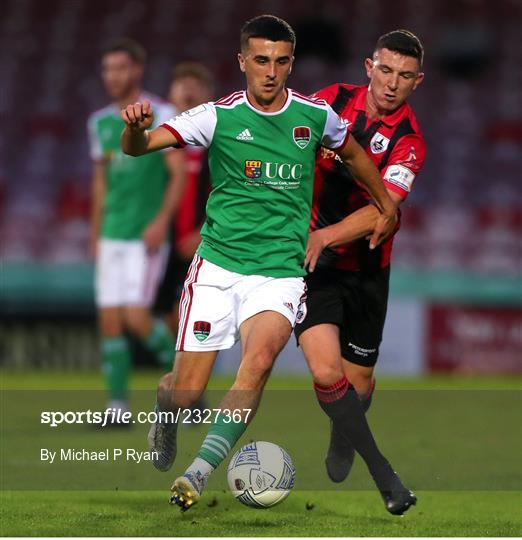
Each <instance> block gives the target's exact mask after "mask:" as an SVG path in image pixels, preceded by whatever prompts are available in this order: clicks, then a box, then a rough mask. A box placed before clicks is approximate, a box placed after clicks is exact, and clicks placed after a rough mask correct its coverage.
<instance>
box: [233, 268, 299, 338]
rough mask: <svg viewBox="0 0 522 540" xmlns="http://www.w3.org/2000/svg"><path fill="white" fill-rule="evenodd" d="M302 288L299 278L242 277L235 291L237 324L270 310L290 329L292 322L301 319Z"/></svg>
mask: <svg viewBox="0 0 522 540" xmlns="http://www.w3.org/2000/svg"><path fill="white" fill-rule="evenodd" d="M305 289H306V287H305V283H304V280H303V279H302V278H271V277H264V276H245V278H244V279H243V280H242V281H241V282H240V283H239V285H238V286H237V287H236V291H235V292H236V295H237V297H238V298H239V313H238V320H239V324H240V325H242V324H243V323H244V322H245V321H246V320H247V319H249V318H251V317H254V316H255V315H257V314H259V313H262V312H264V311H270V312H273V313H278V314H280V315H282V316H283V317H285V318H286V319H287V320H288V322H289V323H290V326H291V327H294V326H295V324H296V320H298V319H300V318H301V317H303V316H304V309H305V300H306V294H305ZM241 337H242V339H243V333H242V334H241Z"/></svg>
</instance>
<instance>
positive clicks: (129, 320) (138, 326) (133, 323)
mask: <svg viewBox="0 0 522 540" xmlns="http://www.w3.org/2000/svg"><path fill="white" fill-rule="evenodd" d="M125 326H126V328H127V330H129V332H131V333H132V334H134V335H135V336H137V337H138V338H145V337H147V336H148V334H149V333H150V329H151V321H150V318H149V316H148V315H147V314H145V313H136V312H133V311H130V310H129V311H127V312H126V313H125Z"/></svg>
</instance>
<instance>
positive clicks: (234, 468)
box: [227, 441, 295, 508]
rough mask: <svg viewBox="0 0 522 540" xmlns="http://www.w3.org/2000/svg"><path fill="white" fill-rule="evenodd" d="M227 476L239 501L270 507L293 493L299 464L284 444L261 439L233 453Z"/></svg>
mask: <svg viewBox="0 0 522 540" xmlns="http://www.w3.org/2000/svg"><path fill="white" fill-rule="evenodd" d="M227 478H228V485H229V487H230V490H231V491H232V493H233V495H234V497H236V499H237V500H238V501H240V502H242V503H243V504H246V505H247V506H253V507H255V508H269V507H270V506H274V505H276V504H279V503H280V502H281V501H284V500H285V499H286V498H287V497H288V495H289V494H290V491H291V489H292V488H293V487H294V483H295V467H294V464H293V463H292V459H291V458H290V456H289V455H288V453H287V452H285V451H284V450H283V449H282V448H281V447H280V446H278V445H277V444H273V443H270V442H265V441H257V442H251V443H249V444H246V445H245V446H243V447H242V448H240V449H239V450H238V451H237V452H236V453H235V454H234V455H233V456H232V459H231V460H230V463H229V465H228V470H227Z"/></svg>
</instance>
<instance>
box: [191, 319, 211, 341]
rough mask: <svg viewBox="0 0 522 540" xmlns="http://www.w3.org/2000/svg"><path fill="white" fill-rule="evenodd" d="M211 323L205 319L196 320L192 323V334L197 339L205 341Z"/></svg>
mask: <svg viewBox="0 0 522 540" xmlns="http://www.w3.org/2000/svg"><path fill="white" fill-rule="evenodd" d="M210 328H211V325H210V323H209V322H207V321H196V322H195V323H194V330H193V331H194V335H195V336H196V339H197V340H198V341H205V340H206V339H207V338H208V336H209V334H210Z"/></svg>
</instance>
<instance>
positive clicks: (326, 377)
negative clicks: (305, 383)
mask: <svg viewBox="0 0 522 540" xmlns="http://www.w3.org/2000/svg"><path fill="white" fill-rule="evenodd" d="M309 368H310V372H311V374H312V378H313V380H314V383H315V384H319V385H321V386H331V385H332V384H335V383H336V382H337V381H339V380H340V379H342V378H343V376H344V374H343V371H342V369H341V366H340V365H333V364H328V363H327V362H309Z"/></svg>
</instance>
